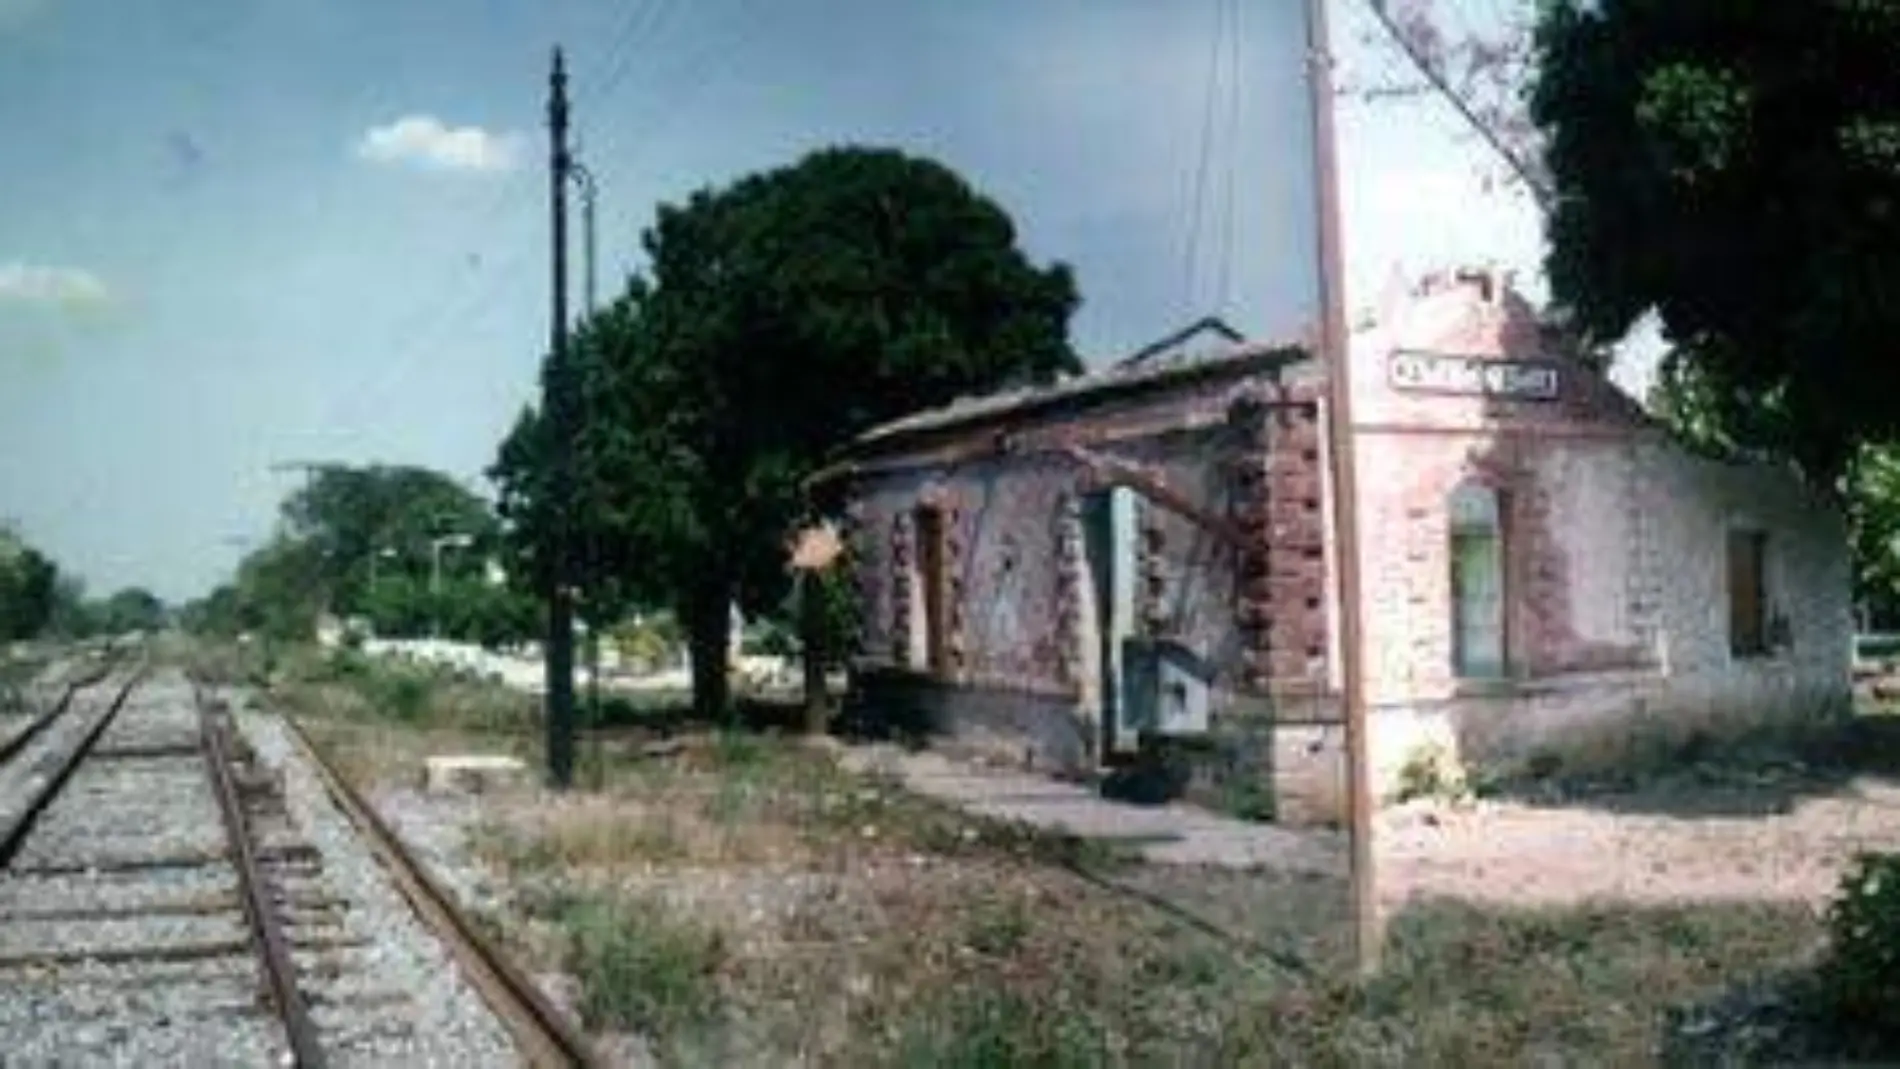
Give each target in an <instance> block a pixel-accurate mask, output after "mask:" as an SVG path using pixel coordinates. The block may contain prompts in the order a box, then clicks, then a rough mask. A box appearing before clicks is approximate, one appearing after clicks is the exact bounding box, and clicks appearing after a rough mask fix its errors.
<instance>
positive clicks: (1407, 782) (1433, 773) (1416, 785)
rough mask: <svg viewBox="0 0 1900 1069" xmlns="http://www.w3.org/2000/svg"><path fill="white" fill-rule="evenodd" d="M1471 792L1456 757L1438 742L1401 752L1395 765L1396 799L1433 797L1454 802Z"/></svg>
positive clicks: (1402, 800) (1405, 800) (1407, 799)
mask: <svg viewBox="0 0 1900 1069" xmlns="http://www.w3.org/2000/svg"><path fill="white" fill-rule="evenodd" d="M1470 793H1471V787H1470V784H1469V783H1467V782H1466V780H1465V773H1464V769H1463V768H1462V767H1460V765H1459V763H1458V758H1457V756H1456V755H1454V754H1453V753H1451V751H1449V750H1447V749H1446V748H1445V747H1443V746H1440V745H1439V744H1437V743H1435V742H1433V743H1424V744H1422V745H1420V746H1416V747H1414V748H1413V749H1412V751H1411V752H1410V753H1408V754H1406V755H1405V761H1404V763H1403V764H1401V765H1400V766H1399V786H1398V801H1401V802H1409V801H1411V800H1413V799H1415V798H1433V799H1437V800H1440V801H1454V800H1457V799H1462V798H1465V797H1467V796H1468V795H1469V794H1470Z"/></svg>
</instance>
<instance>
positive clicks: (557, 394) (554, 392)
mask: <svg viewBox="0 0 1900 1069" xmlns="http://www.w3.org/2000/svg"><path fill="white" fill-rule="evenodd" d="M548 148H549V152H548V171H549V174H548V179H549V181H548V212H549V214H550V216H551V217H552V221H553V227H554V233H553V253H554V264H553V272H554V274H553V283H554V286H553V290H554V294H553V295H554V308H553V322H552V326H551V332H552V338H551V339H550V343H551V344H550V350H551V351H550V353H549V356H548V375H547V378H546V380H545V384H544V386H543V389H544V390H545V392H546V397H545V399H544V403H543V406H542V407H543V411H544V412H545V413H546V418H547V421H548V428H549V430H550V432H551V437H552V439H553V446H554V450H553V452H554V456H553V458H552V459H553V462H554V463H553V473H552V474H553V487H552V491H553V492H552V497H553V502H552V504H553V508H552V509H551V512H552V516H553V521H554V522H553V530H552V531H551V532H550V534H551V536H552V537H551V538H550V539H549V543H550V544H549V546H548V553H549V560H548V565H549V567H548V569H547V570H548V573H549V575H548V591H547V598H548V635H547V650H546V654H547V748H548V780H549V783H550V784H551V785H552V786H553V787H554V788H555V789H556V790H565V789H567V787H568V786H570V785H571V784H572V783H573V782H574V585H573V581H572V571H573V547H572V546H571V544H570V543H571V542H572V541H573V537H572V512H573V508H574V470H573V469H574V420H573V404H572V402H573V375H572V373H571V369H570V368H569V367H568V366H567V183H568V182H569V181H571V179H570V177H569V174H568V171H569V168H570V167H571V166H572V163H573V161H572V160H571V159H570V158H569V157H568V152H567V71H566V70H565V69H564V68H563V66H562V63H561V50H560V48H559V47H556V48H555V50H554V70H553V73H551V74H550V75H549V76H548Z"/></svg>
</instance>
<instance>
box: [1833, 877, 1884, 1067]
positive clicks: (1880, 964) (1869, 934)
mask: <svg viewBox="0 0 1900 1069" xmlns="http://www.w3.org/2000/svg"><path fill="white" fill-rule="evenodd" d="M1827 927H1828V935H1829V939H1830V942H1829V948H1828V956H1827V959H1826V961H1825V962H1824V964H1823V966H1822V969H1821V980H1822V985H1823V991H1824V993H1825V997H1826V999H1827V1003H1828V1005H1829V1007H1830V1008H1831V1009H1833V1010H1834V1011H1836V1012H1838V1013H1839V1014H1841V1016H1842V1017H1843V1018H1845V1019H1846V1020H1848V1021H1851V1022H1853V1023H1854V1024H1856V1025H1859V1026H1862V1027H1865V1028H1868V1029H1870V1030H1872V1031H1876V1032H1880V1033H1884V1034H1886V1035H1889V1036H1892V1037H1895V1038H1900V855H1895V854H1863V855H1861V856H1860V857H1859V858H1857V859H1856V861H1855V865H1854V867H1853V868H1852V869H1851V870H1849V871H1848V873H1847V874H1846V876H1844V877H1843V878H1842V879H1841V885H1840V892H1839V895H1838V896H1837V897H1836V898H1835V900H1834V901H1833V902H1832V903H1831V904H1830V905H1829V907H1828V914H1827Z"/></svg>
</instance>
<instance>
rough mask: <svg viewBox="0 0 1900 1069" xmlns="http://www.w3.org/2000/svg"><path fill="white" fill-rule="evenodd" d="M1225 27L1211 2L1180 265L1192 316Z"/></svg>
mask: <svg viewBox="0 0 1900 1069" xmlns="http://www.w3.org/2000/svg"><path fill="white" fill-rule="evenodd" d="M1226 27H1227V0H1214V32H1213V34H1212V35H1211V37H1210V38H1209V41H1208V56H1207V77H1206V79H1205V83H1204V86H1203V89H1202V93H1201V133H1200V140H1199V142H1198V146H1197V150H1196V153H1195V165H1194V178H1193V182H1192V191H1191V192H1190V194H1189V196H1190V198H1191V200H1192V204H1193V207H1192V208H1191V209H1190V211H1189V221H1188V235H1187V249H1186V254H1185V263H1184V264H1183V274H1184V276H1185V277H1184V279H1183V282H1182V287H1183V289H1184V291H1185V294H1184V298H1185V303H1186V306H1187V314H1188V315H1192V314H1193V313H1194V311H1195V304H1196V302H1197V301H1198V300H1199V298H1200V294H1199V292H1198V291H1197V289H1196V286H1195V283H1196V282H1197V281H1198V280H1199V279H1198V275H1199V268H1200V257H1201V248H1200V245H1201V229H1202V223H1203V218H1204V215H1205V206H1206V201H1207V170H1208V166H1209V157H1210V156H1211V154H1212V152H1213V145H1214V101H1215V90H1216V84H1217V79H1218V76H1219V72H1220V59H1221V43H1222V34H1223V32H1224V31H1225V30H1226Z"/></svg>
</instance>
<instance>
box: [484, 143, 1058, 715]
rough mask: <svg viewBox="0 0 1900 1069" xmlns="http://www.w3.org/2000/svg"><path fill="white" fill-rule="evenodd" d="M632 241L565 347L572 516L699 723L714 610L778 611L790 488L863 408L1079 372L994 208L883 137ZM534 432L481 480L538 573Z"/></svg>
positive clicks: (724, 622)
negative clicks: (687, 663)
mask: <svg viewBox="0 0 1900 1069" xmlns="http://www.w3.org/2000/svg"><path fill="white" fill-rule="evenodd" d="M644 246H645V251H646V253H647V258H648V261H649V263H650V268H649V274H648V277H646V278H641V279H636V280H634V282H633V283H632V284H631V285H630V286H629V289H628V291H627V293H626V294H625V295H624V296H622V297H621V298H620V299H619V300H618V301H616V302H615V303H614V304H613V305H612V306H611V307H610V308H608V309H607V310H606V311H605V312H604V313H603V314H602V315H601V316H599V317H597V318H596V319H595V320H594V321H593V322H591V323H590V324H589V325H588V329H586V330H583V331H582V332H581V336H580V338H579V339H577V344H576V345H575V346H574V347H573V356H572V359H573V362H574V363H573V373H574V374H573V379H574V380H575V381H576V382H577V383H578V385H579V387H580V390H581V394H580V398H581V402H580V403H579V404H577V406H576V408H577V414H578V415H579V417H580V418H581V420H582V421H583V423H584V424H585V426H584V427H583V429H582V430H581V432H580V434H579V435H578V442H577V455H576V461H577V464H576V466H577V468H578V469H579V471H580V473H581V479H580V485H579V486H578V491H579V502H580V508H579V514H581V515H585V516H589V517H592V519H590V520H588V521H587V522H588V523H589V524H590V525H593V526H592V527H590V528H583V530H584V531H585V530H590V529H591V530H592V532H593V534H594V535H595V537H594V539H593V546H592V549H593V552H594V553H595V554H596V556H597V559H599V560H600V561H601V562H602V563H603V564H604V565H606V567H605V568H603V569H602V570H603V571H605V570H611V571H612V574H613V576H614V578H613V580H612V582H613V583H614V584H615V585H616V586H617V593H615V594H603V595H601V596H600V597H601V599H602V600H611V599H613V598H615V597H617V598H618V599H620V600H628V601H644V602H646V603H648V604H666V605H670V606H672V607H674V608H676V609H677V610H678V613H679V615H680V617H681V618H682V619H683V620H684V621H685V622H686V625H687V632H688V635H689V644H690V648H691V650H692V653H693V666H694V673H693V674H694V678H693V692H694V702H695V704H696V705H697V706H698V707H699V708H700V709H701V711H702V712H704V713H709V714H713V715H718V714H720V713H723V712H724V710H725V709H726V707H727V702H728V693H727V679H726V672H725V656H726V650H727V649H728V638H729V628H730V617H729V611H730V606H731V605H732V604H733V603H734V602H735V601H737V602H738V603H739V604H741V605H742V606H743V607H744V608H745V609H746V611H748V612H759V611H763V610H769V609H771V608H773V607H775V606H777V605H778V604H779V603H780V602H781V601H782V599H783V597H784V595H785V592H786V589H787V584H788V582H789V577H788V576H787V575H786V568H785V563H786V561H785V550H784V546H785V539H786V535H787V533H788V532H789V531H790V529H791V528H792V526H793V525H794V524H795V523H796V522H798V521H799V520H800V519H801V518H802V517H804V516H805V515H806V511H807V503H806V502H805V500H804V495H803V493H802V492H801V481H802V479H803V478H804V477H805V476H806V475H808V474H809V473H811V472H812V471H813V470H815V468H816V467H817V466H818V465H819V464H821V463H822V462H823V460H824V459H825V457H826V456H827V455H828V454H829V453H830V452H831V451H832V450H833V449H835V447H837V446H838V445H839V444H840V443H842V442H844V441H846V440H848V439H849V438H851V437H852V436H854V435H856V434H857V433H859V432H861V431H863V430H864V429H866V428H868V427H870V426H872V425H874V424H876V423H878V422H881V421H883V420H887V419H890V418H893V417H895V416H898V415H900V414H903V413H906V412H909V411H911V410H914V409H917V408H921V407H927V406H932V405H939V404H943V403H946V402H948V401H950V400H952V399H954V398H956V397H958V396H960V395H964V394H970V393H977V392H986V391H989V390H993V389H995V388H997V387H999V386H1002V385H1004V384H1006V383H1032V382H1046V381H1049V380H1051V379H1053V378H1055V377H1057V376H1059V375H1061V374H1063V373H1066V372H1073V371H1076V370H1079V369H1080V362H1079V361H1078V360H1077V359H1076V356H1075V354H1074V352H1073V351H1072V350H1071V348H1070V346H1069V343H1068V322H1069V317H1070V316H1071V315H1072V314H1073V312H1074V310H1075V308H1076V306H1077V303H1078V298H1077V296H1076V292H1075V283H1074V279H1073V277H1072V275H1071V273H1070V271H1069V269H1068V268H1067V267H1065V266H1063V265H1060V264H1057V265H1054V266H1050V267H1037V266H1035V265H1033V264H1032V263H1030V261H1029V260H1028V259H1027V258H1026V257H1025V256H1024V255H1023V253H1022V252H1021V250H1020V249H1018V247H1017V245H1016V231H1015V227H1014V226H1013V225H1012V223H1011V222H1010V219H1009V217H1008V215H1007V214H1006V213H1005V212H1004V211H1003V210H1002V209H1001V208H1000V207H999V206H997V205H996V204H995V202H993V201H991V200H990V199H988V198H987V197H984V196H983V195H982V194H980V193H978V192H977V191H975V190H974V189H972V188H971V187H970V185H969V184H968V183H967V182H965V181H964V180H963V179H962V178H960V177H959V176H957V175H956V174H955V173H954V172H952V171H950V170H949V169H947V168H945V167H944V166H942V165H941V164H938V163H934V162H931V161H929V160H923V159H918V158H915V157H911V156H907V155H904V154H902V153H899V152H895V151H890V150H881V149H869V148H833V149H826V150H822V151H819V152H815V153H812V154H811V155H808V156H806V157H804V158H803V159H801V160H799V161H797V162H796V163H793V164H791V165H789V166H786V167H782V168H778V169H775V170H771V171H766V172H763V173H760V174H755V175H751V176H748V177H745V178H742V179H740V180H739V181H737V182H735V183H733V184H732V185H730V186H727V187H724V188H720V189H707V190H702V191H700V192H698V193H695V194H694V195H693V196H692V197H690V198H689V199H688V200H687V202H686V203H685V204H684V205H679V206H672V205H668V206H662V207H661V208H660V210H659V213H658V217H657V218H656V220H655V222H654V224H653V226H652V227H651V228H649V229H648V230H647V232H646V234H645V235H644ZM544 373H545V372H544ZM545 435H546V427H545V425H544V423H543V421H542V420H541V417H540V414H539V413H538V412H537V411H535V410H529V411H527V412H525V413H524V414H523V416H522V418H521V419H520V420H519V421H518V422H517V424H516V426H515V428H514V430H513V432H512V433H511V434H510V435H509V437H508V439H507V440H506V441H504V442H503V443H502V447H501V450H500V455H499V457H498V459H497V463H496V465H495V468H494V469H493V470H492V472H491V475H492V476H493V477H494V478H495V480H496V482H497V484H498V485H499V486H500V487H501V505H500V507H501V510H502V513H503V515H504V517H506V518H507V520H508V522H509V523H510V525H511V527H512V529H513V531H514V532H515V537H516V544H517V547H518V550H517V560H518V563H519V564H521V565H524V566H525V567H526V569H527V574H529V575H538V576H545V575H546V555H545V553H544V552H543V549H542V547H545V546H546V545H548V544H549V543H548V539H547V531H548V520H549V518H550V515H551V514H550V512H549V502H548V498H547V493H546V488H547V471H548V464H547V461H548V458H549V456H550V452H549V450H548V449H547V442H546V437H545Z"/></svg>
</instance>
